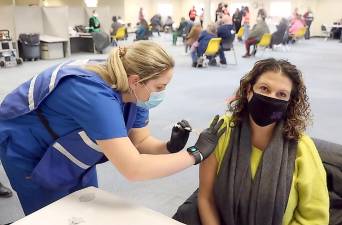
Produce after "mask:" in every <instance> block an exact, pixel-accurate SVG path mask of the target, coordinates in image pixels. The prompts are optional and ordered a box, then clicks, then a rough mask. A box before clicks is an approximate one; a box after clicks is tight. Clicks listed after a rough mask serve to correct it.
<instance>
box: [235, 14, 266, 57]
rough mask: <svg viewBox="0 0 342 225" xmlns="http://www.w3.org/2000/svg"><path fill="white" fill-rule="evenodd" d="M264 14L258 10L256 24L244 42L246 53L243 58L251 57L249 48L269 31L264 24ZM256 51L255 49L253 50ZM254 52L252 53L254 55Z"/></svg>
mask: <svg viewBox="0 0 342 225" xmlns="http://www.w3.org/2000/svg"><path fill="white" fill-rule="evenodd" d="M266 17H267V16H266V12H265V10H264V9H259V11H258V19H257V24H256V25H254V27H253V28H252V30H251V31H250V33H249V35H248V38H247V40H246V41H245V46H246V53H245V55H243V56H242V57H243V58H248V57H250V56H251V54H250V47H251V46H253V45H256V44H257V43H258V42H259V41H260V40H261V38H262V36H263V35H264V34H266V33H269V32H270V30H269V28H268V26H267V24H266V22H265V20H266ZM255 50H256V49H255ZM255 53H256V51H254V52H253V54H254V55H255Z"/></svg>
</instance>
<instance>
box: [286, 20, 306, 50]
mask: <svg viewBox="0 0 342 225" xmlns="http://www.w3.org/2000/svg"><path fill="white" fill-rule="evenodd" d="M303 27H304V22H303V20H302V16H301V15H300V14H297V17H296V18H294V19H292V21H291V24H290V28H289V38H288V41H287V43H289V42H292V43H294V42H295V40H294V39H293V37H294V35H295V33H296V32H297V31H298V30H299V29H301V28H303Z"/></svg>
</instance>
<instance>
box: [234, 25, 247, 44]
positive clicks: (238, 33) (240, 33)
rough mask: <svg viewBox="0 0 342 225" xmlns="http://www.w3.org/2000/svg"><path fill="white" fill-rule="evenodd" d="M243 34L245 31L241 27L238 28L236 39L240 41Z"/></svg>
mask: <svg viewBox="0 0 342 225" xmlns="http://www.w3.org/2000/svg"><path fill="white" fill-rule="evenodd" d="M244 33H245V29H244V28H243V27H240V29H239V31H238V32H237V34H236V35H237V38H238V39H239V40H240V41H242V37H243V34H244Z"/></svg>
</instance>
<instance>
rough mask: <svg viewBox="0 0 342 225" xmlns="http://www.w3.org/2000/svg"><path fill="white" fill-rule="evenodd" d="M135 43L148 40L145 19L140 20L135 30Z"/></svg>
mask: <svg viewBox="0 0 342 225" xmlns="http://www.w3.org/2000/svg"><path fill="white" fill-rule="evenodd" d="M135 34H136V38H135V40H136V41H139V40H147V39H148V24H147V21H146V20H145V19H142V20H140V22H139V24H138V27H137V30H136V31H135Z"/></svg>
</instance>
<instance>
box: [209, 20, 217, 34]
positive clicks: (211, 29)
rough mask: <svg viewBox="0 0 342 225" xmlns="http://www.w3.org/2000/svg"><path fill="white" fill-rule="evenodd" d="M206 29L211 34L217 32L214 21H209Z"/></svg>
mask: <svg viewBox="0 0 342 225" xmlns="http://www.w3.org/2000/svg"><path fill="white" fill-rule="evenodd" d="M207 31H208V32H209V33H212V34H216V33H217V28H216V25H215V23H213V22H210V23H209V24H208V25H207Z"/></svg>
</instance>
